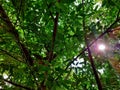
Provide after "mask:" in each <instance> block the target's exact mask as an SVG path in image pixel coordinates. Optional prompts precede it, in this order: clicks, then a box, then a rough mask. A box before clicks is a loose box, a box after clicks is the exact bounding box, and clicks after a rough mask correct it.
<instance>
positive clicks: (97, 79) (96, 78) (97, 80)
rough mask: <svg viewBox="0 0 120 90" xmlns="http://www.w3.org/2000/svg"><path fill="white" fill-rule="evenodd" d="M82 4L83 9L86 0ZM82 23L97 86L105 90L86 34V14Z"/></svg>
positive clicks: (100, 89)
mask: <svg viewBox="0 0 120 90" xmlns="http://www.w3.org/2000/svg"><path fill="white" fill-rule="evenodd" d="M82 5H83V11H85V10H84V0H82ZM82 24H83V31H84V36H85V43H86V46H87V50H88V57H89V60H90V63H91V67H92V70H93V73H94V76H95V80H96V83H97V86H98V89H99V90H103V89H102V85H101V81H100V79H99V76H98V74H97V70H96V67H95V64H94V60H93V58H92V54H91V51H90V47H89V43H88V40H87V35H86V33H87V32H86V29H85V26H86V25H85V24H86V23H85V15H84V16H83V20H82Z"/></svg>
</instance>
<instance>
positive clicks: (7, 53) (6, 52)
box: [0, 49, 24, 63]
mask: <svg viewBox="0 0 120 90" xmlns="http://www.w3.org/2000/svg"><path fill="white" fill-rule="evenodd" d="M0 51H2V53H4V54H6V55H8V56H10V57H12V58H13V59H15V60H17V61H19V62H22V63H24V62H23V61H21V60H19V59H18V58H16V57H15V56H13V55H12V54H10V53H9V52H8V51H6V50H3V49H0Z"/></svg>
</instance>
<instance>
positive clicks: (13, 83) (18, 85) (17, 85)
mask: <svg viewBox="0 0 120 90" xmlns="http://www.w3.org/2000/svg"><path fill="white" fill-rule="evenodd" d="M3 80H4V81H5V82H7V83H10V84H12V85H14V86H16V87H20V88H23V89H26V90H33V89H31V88H29V87H26V86H23V85H20V84H17V83H15V82H12V81H8V80H7V79H3Z"/></svg>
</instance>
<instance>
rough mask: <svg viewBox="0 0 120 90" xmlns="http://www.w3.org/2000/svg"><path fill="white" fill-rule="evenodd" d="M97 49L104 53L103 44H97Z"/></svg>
mask: <svg viewBox="0 0 120 90" xmlns="http://www.w3.org/2000/svg"><path fill="white" fill-rule="evenodd" d="M98 49H99V50H100V51H104V50H105V49H106V47H105V45H104V44H99V45H98Z"/></svg>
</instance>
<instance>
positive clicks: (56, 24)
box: [49, 12, 59, 61]
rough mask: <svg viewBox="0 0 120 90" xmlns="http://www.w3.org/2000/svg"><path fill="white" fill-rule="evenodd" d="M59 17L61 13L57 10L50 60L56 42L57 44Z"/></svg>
mask: <svg viewBox="0 0 120 90" xmlns="http://www.w3.org/2000/svg"><path fill="white" fill-rule="evenodd" d="M58 17H59V13H58V12H56V18H55V19H54V29H53V35H52V46H51V51H50V54H49V61H51V60H52V59H53V50H54V44H55V39H56V34H57V28H58Z"/></svg>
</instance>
